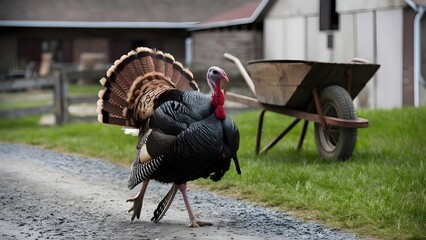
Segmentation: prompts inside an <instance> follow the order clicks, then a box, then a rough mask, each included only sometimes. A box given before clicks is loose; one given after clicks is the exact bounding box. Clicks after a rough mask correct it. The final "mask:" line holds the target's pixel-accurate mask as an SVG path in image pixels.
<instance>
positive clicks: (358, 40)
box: [264, 0, 404, 108]
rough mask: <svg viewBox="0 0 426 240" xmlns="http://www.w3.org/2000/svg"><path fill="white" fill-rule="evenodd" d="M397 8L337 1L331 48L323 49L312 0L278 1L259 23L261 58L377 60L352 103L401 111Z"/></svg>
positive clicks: (389, 3)
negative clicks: (337, 20)
mask: <svg viewBox="0 0 426 240" xmlns="http://www.w3.org/2000/svg"><path fill="white" fill-rule="evenodd" d="M346 1H347V2H346ZM363 3H365V4H363ZM351 6H352V7H351ZM402 6H404V2H403V1H399V0H378V1H358V0H356V1H355V0H344V1H343V0H341V1H337V11H340V12H339V13H340V26H339V30H338V31H334V32H333V34H334V48H333V49H328V48H327V32H323V31H319V20H318V10H319V1H318V0H315V1H311V0H305V1H302V0H299V1H298V0H278V1H277V3H276V4H275V5H274V7H273V9H271V11H270V12H269V13H268V16H267V17H266V19H265V23H264V24H265V25H264V29H265V31H264V43H265V45H264V53H265V56H264V57H265V58H272V59H300V60H313V61H331V62H347V61H349V60H350V59H351V58H353V57H361V58H364V59H366V60H368V61H370V62H372V63H375V62H377V63H379V64H380V65H381V68H380V69H379V71H378V72H377V73H376V75H375V76H374V78H373V79H371V80H370V82H369V83H368V84H367V87H366V88H365V89H364V90H363V91H362V92H361V93H360V95H359V96H358V97H357V99H355V104H356V105H358V106H361V107H369V108H394V107H401V106H402V29H403V28H402V21H403V12H402V8H401V7H402ZM375 24H376V25H375ZM375 31H376V32H375ZM375 41H376V42H375ZM358 98H359V99H358Z"/></svg>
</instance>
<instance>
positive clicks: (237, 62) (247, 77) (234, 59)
mask: <svg viewBox="0 0 426 240" xmlns="http://www.w3.org/2000/svg"><path fill="white" fill-rule="evenodd" d="M223 56H224V57H225V58H226V59H228V60H229V61H231V62H234V63H235V65H236V66H237V68H238V70H239V71H240V73H241V75H242V76H243V78H244V80H245V81H246V83H247V85H248V86H249V88H250V90H251V92H252V93H253V94H254V96H256V89H255V88H254V84H253V80H252V79H251V77H250V75H249V74H248V73H247V71H246V69H245V68H244V66H243V64H241V61H240V59H238V58H237V57H235V56H233V55H231V54H229V53H224V54H223Z"/></svg>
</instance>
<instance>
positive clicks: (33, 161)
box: [0, 143, 356, 240]
mask: <svg viewBox="0 0 426 240" xmlns="http://www.w3.org/2000/svg"><path fill="white" fill-rule="evenodd" d="M127 174H128V170H127V169H124V168H121V167H118V166H115V165H112V164H109V163H107V162H104V161H101V160H97V159H87V158H83V157H79V156H70V155H63V154H59V153H56V152H52V151H48V150H43V149H38V148H34V147H28V146H22V145H15V144H6V143H0V189H1V191H0V239H243V240H244V239H356V237H354V236H353V235H350V234H346V233H342V232H340V231H338V230H334V229H327V228H323V227H322V226H320V225H317V224H312V223H303V222H300V221H298V220H296V219H294V218H292V217H291V216H289V215H286V214H284V213H280V212H274V211H270V210H268V209H263V208H258V207H255V206H253V205H251V204H247V203H245V202H241V201H236V200H233V199H229V198H223V197H220V196H217V195H214V194H212V193H209V192H203V191H195V190H190V191H189V196H190V201H191V202H192V204H193V207H194V210H195V212H196V213H197V215H198V217H199V218H200V219H201V220H207V221H211V222H213V224H214V225H213V226H212V227H203V228H197V229H192V228H188V227H186V224H187V223H188V216H187V213H186V210H185V207H184V204H183V201H182V198H181V196H180V194H177V197H176V199H175V201H174V203H173V204H172V205H171V207H170V209H169V211H168V212H167V214H166V215H165V216H164V218H163V219H162V220H161V221H160V223H157V224H156V223H153V222H151V221H150V219H151V217H152V212H153V210H154V209H155V208H156V204H157V203H158V202H159V200H160V199H161V198H162V197H163V195H164V194H165V193H166V192H167V191H168V188H169V186H168V185H162V184H157V183H155V182H152V183H150V186H149V187H148V191H147V195H146V197H145V201H144V205H143V209H142V214H141V219H140V220H136V221H134V222H131V221H130V217H131V215H130V214H129V213H127V210H128V209H129V208H130V204H129V203H126V202H125V200H126V199H127V198H129V197H132V196H133V195H134V194H135V193H136V191H137V189H135V190H134V191H129V190H127V187H126V186H127ZM137 188H139V187H137Z"/></svg>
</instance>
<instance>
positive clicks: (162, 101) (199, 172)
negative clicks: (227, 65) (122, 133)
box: [97, 47, 241, 227]
mask: <svg viewBox="0 0 426 240" xmlns="http://www.w3.org/2000/svg"><path fill="white" fill-rule="evenodd" d="M206 79H207V83H208V85H209V87H210V89H211V93H210V94H203V93H201V92H200V91H199V88H198V85H197V83H196V82H195V81H194V80H193V74H192V73H191V72H190V71H189V70H188V69H186V68H184V67H183V66H182V64H181V63H180V62H178V61H176V60H175V59H174V57H173V56H172V55H170V54H168V53H163V52H162V51H159V50H154V49H150V48H146V47H139V48H137V49H136V50H132V51H130V52H129V53H128V54H127V55H123V56H122V57H121V58H120V59H119V60H117V61H115V62H114V64H113V65H112V66H111V67H110V68H109V70H108V71H107V73H106V76H105V77H104V78H102V79H101V80H100V83H101V84H102V85H103V86H104V87H105V88H104V89H102V90H100V91H99V94H98V95H99V100H98V108H97V112H98V120H99V122H101V123H106V124H114V125H119V126H122V127H125V128H133V129H136V131H137V135H138V143H137V147H136V148H137V153H136V157H135V160H134V161H133V163H132V166H131V169H130V174H129V180H128V187H129V189H133V188H134V187H135V186H137V185H138V184H140V183H142V186H141V189H140V191H139V193H138V194H137V195H136V196H135V197H133V198H131V199H128V200H127V201H128V202H133V206H132V207H131V208H130V210H129V212H132V211H133V215H132V217H131V220H132V221H133V220H134V219H135V218H138V219H139V217H140V213H141V209H142V203H143V198H144V194H145V191H146V189H147V187H148V183H149V181H150V180H156V181H159V182H162V183H171V184H172V187H171V189H170V190H169V192H168V193H167V194H166V195H165V197H164V198H163V199H162V200H161V201H160V203H159V204H158V207H157V209H156V210H155V211H154V217H153V218H152V219H151V220H152V221H154V222H158V221H159V220H160V219H161V218H162V217H163V216H164V214H165V213H166V211H167V209H168V208H169V206H170V204H171V202H172V201H173V198H174V196H175V194H176V192H177V190H179V191H180V192H181V194H182V197H183V200H184V203H185V206H186V209H187V211H188V215H189V220H190V224H189V226H190V227H199V226H205V225H212V224H211V223H209V222H203V221H200V220H198V219H197V217H196V216H195V214H194V212H193V211H192V209H191V206H190V203H189V200H188V196H187V193H186V183H187V182H188V181H192V180H195V179H198V178H210V179H211V180H213V181H219V180H220V179H221V178H222V177H223V175H224V174H225V172H227V171H228V170H229V168H230V165H231V159H232V160H233V161H234V164H235V168H236V171H237V173H238V174H241V171H240V167H239V164H238V157H237V151H238V148H239V131H238V128H237V126H236V124H235V123H234V122H233V121H232V120H231V119H230V118H229V117H228V116H226V113H225V109H224V102H225V96H224V92H223V91H222V89H221V83H223V84H227V83H228V82H229V79H228V76H227V75H226V73H225V71H224V70H222V69H221V68H219V67H216V66H214V67H210V68H209V69H208V71H207V76H206Z"/></svg>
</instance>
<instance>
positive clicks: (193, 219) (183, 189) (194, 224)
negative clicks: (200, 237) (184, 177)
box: [178, 183, 213, 228]
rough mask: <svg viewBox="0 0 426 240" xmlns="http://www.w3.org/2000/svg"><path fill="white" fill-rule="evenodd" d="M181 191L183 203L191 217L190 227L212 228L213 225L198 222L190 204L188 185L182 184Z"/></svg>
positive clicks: (180, 185) (179, 187)
mask: <svg viewBox="0 0 426 240" xmlns="http://www.w3.org/2000/svg"><path fill="white" fill-rule="evenodd" d="M178 189H179V191H180V192H181V193H182V197H183V201H184V202H185V206H186V210H187V211H188V215H189V225H188V227H193V228H196V227H203V226H212V225H213V224H212V223H210V222H203V221H199V220H197V218H196V217H195V214H194V212H193V211H192V208H191V205H190V204H189V200H188V195H187V194H186V183H182V184H179V185H178Z"/></svg>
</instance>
